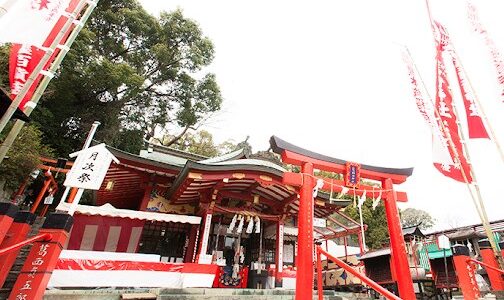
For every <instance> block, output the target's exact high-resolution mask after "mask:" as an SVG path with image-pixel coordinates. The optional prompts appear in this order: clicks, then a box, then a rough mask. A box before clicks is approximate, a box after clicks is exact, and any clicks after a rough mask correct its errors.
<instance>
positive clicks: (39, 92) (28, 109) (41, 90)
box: [0, 0, 99, 164]
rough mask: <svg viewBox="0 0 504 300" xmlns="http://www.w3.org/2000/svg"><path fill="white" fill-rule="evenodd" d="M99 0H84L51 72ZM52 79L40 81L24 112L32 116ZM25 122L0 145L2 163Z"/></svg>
mask: <svg viewBox="0 0 504 300" xmlns="http://www.w3.org/2000/svg"><path fill="white" fill-rule="evenodd" d="M98 1H99V0H96V1H82V2H83V3H84V2H87V3H88V7H87V9H86V10H85V11H84V13H83V14H82V16H81V18H80V19H79V22H78V24H76V26H75V27H74V29H73V30H72V32H71V34H70V35H69V36H68V38H67V40H66V42H65V45H64V46H60V47H59V48H60V52H59V53H58V55H57V56H56V58H55V59H54V62H53V63H52V64H51V67H50V69H49V72H50V73H54V72H55V71H56V70H57V69H58V68H59V67H60V65H61V62H62V61H63V59H64V58H65V56H66V54H67V53H68V51H70V47H71V46H72V44H73V42H74V41H75V39H76V38H77V36H78V35H79V33H80V31H81V30H82V28H83V27H84V24H85V23H86V21H87V20H88V18H89V16H90V15H91V13H92V12H93V10H94V8H95V7H96V3H97V2H98ZM79 7H80V6H78V7H77V8H76V10H75V11H76V12H78V11H80V10H81V9H82V8H83V6H82V7H80V8H79ZM72 22H73V20H72ZM32 74H33V73H32ZM50 81H51V78H50V77H49V76H44V78H43V79H42V81H41V82H40V84H39V86H38V87H37V89H36V90H35V93H34V94H33V96H32V99H31V100H30V102H32V105H31V106H27V107H26V108H25V110H24V113H25V114H26V115H27V116H30V114H31V113H32V111H33V110H34V109H35V106H36V105H37V104H38V102H39V100H40V98H41V97H42V94H43V93H44V91H45V89H46V88H47V86H48V85H49V82H50ZM25 86H26V84H25ZM21 99H22V98H21ZM24 123H25V122H24V121H21V120H16V122H15V123H14V126H13V127H12V129H11V131H10V132H9V134H8V135H7V137H6V138H5V140H4V141H3V143H2V144H1V145H0V164H1V163H2V161H3V160H4V159H5V156H6V155H7V152H8V151H9V149H10V148H11V147H12V144H13V143H14V141H15V140H16V137H17V136H18V134H19V132H20V131H21V129H22V128H23V126H24Z"/></svg>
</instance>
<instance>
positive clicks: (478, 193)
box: [425, 0, 504, 269]
mask: <svg viewBox="0 0 504 300" xmlns="http://www.w3.org/2000/svg"><path fill="white" fill-rule="evenodd" d="M425 4H426V5H427V13H428V15H429V21H430V25H431V29H432V36H433V38H434V45H435V46H436V49H437V40H436V35H435V33H434V26H433V25H432V24H433V20H432V15H431V11H430V7H429V0H425ZM450 44H451V41H450ZM434 111H435V112H436V114H438V115H439V111H438V110H437V108H436V106H435V105H434ZM453 112H454V114H455V117H456V118H457V120H460V118H459V114H458V111H457V107H456V105H453ZM458 122H460V121H458ZM440 123H441V124H442V123H443V122H440ZM442 126H443V127H444V124H442ZM457 127H458V131H459V134H460V140H461V144H462V146H463V150H464V152H465V154H466V155H467V160H468V165H469V174H470V175H471V176H472V178H473V183H472V185H473V186H474V189H475V191H476V197H477V202H476V201H475V199H474V195H473V193H471V196H472V197H473V202H474V204H475V206H476V210H478V214H479V216H480V219H481V222H482V225H483V228H484V229H485V233H486V235H487V237H488V242H489V243H490V245H491V246H492V250H493V252H494V256H495V258H496V259H497V261H498V262H499V265H500V267H501V269H502V268H504V260H503V259H502V255H501V253H500V251H499V248H498V247H497V244H496V243H495V239H494V235H493V232H492V230H491V228H490V223H489V222H488V215H487V213H486V209H485V204H484V202H483V198H482V196H481V191H480V188H479V185H478V181H477V178H476V174H475V172H474V166H473V165H472V163H471V158H470V156H469V149H468V147H467V144H466V142H465V138H464V133H463V130H461V129H460V123H459V124H457ZM447 136H448V137H449V140H450V144H452V143H453V141H452V140H451V135H447ZM454 148H455V147H454ZM453 150H455V151H453ZM452 151H453V152H454V153H455V154H456V156H457V159H458V160H459V164H460V158H459V157H458V151H456V148H455V149H452ZM460 170H461V173H462V176H463V177H464V180H465V181H466V183H467V184H469V181H468V180H467V176H466V174H465V170H464V168H463V166H462V165H461V164H460Z"/></svg>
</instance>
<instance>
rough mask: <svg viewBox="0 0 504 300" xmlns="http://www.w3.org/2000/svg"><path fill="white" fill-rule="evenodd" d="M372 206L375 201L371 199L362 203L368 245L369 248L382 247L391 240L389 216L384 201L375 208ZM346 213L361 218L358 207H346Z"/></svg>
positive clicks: (357, 218) (355, 218) (354, 217)
mask: <svg viewBox="0 0 504 300" xmlns="http://www.w3.org/2000/svg"><path fill="white" fill-rule="evenodd" d="M352 199H353V197H352ZM357 201H358V200H357ZM372 206H373V202H372V201H369V200H366V201H365V202H364V204H363V205H362V219H363V221H364V224H366V225H367V230H366V232H365V236H366V245H367V247H368V248H369V249H380V248H383V247H384V246H386V245H387V244H388V242H389V233H388V226H387V217H386V215H385V207H384V206H383V203H381V202H380V204H378V206H377V207H376V209H374V210H373V207H372ZM345 213H346V214H347V215H348V216H349V217H351V218H352V219H354V220H359V208H358V207H353V206H352V205H350V206H348V207H347V208H346V209H345Z"/></svg>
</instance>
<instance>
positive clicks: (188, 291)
mask: <svg viewBox="0 0 504 300" xmlns="http://www.w3.org/2000/svg"><path fill="white" fill-rule="evenodd" d="M174 294H175V295H205V296H206V295H208V296H214V295H220V296H233V295H244V296H247V295H250V296H254V295H255V296H262V295H265V296H266V295H272V296H275V295H280V296H291V295H294V294H295V291H294V290H287V289H225V288H220V289H217V288H185V289H163V288H162V289H160V290H159V295H160V296H164V295H174ZM313 294H314V295H316V294H317V293H316V292H314V293H313ZM324 295H326V296H333V295H335V293H334V291H331V290H324Z"/></svg>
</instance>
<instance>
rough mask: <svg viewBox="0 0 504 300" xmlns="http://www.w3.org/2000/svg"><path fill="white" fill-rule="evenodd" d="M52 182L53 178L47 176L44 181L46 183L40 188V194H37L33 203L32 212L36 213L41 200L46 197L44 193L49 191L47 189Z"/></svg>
mask: <svg viewBox="0 0 504 300" xmlns="http://www.w3.org/2000/svg"><path fill="white" fill-rule="evenodd" d="M50 184H51V178H50V177H46V179H45V181H44V185H43V186H42V189H41V190H40V192H39V194H38V195H37V198H36V199H35V202H33V205H32V207H31V209H30V212H31V213H35V211H36V210H37V208H38V206H39V204H40V201H42V198H44V195H45V193H46V192H47V189H48V188H49V185H50Z"/></svg>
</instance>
